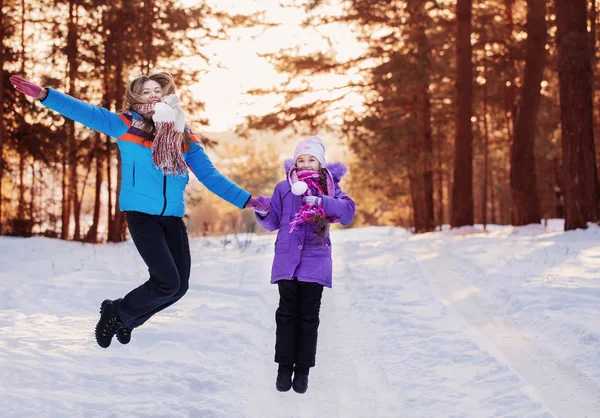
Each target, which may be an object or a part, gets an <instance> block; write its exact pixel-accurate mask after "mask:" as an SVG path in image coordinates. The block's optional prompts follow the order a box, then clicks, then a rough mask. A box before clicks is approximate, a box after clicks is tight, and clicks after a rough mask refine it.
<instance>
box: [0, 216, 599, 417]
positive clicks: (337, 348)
mask: <svg viewBox="0 0 600 418" xmlns="http://www.w3.org/2000/svg"><path fill="white" fill-rule="evenodd" d="M272 242H273V237H272V236H262V237H257V238H255V239H254V243H253V245H252V247H250V248H249V249H248V250H246V251H244V252H240V251H238V250H236V249H233V248H229V249H226V250H223V248H222V247H221V246H220V244H219V239H209V240H200V239H198V240H193V241H192V243H191V244H192V245H191V247H192V260H193V266H192V280H191V288H190V291H189V292H188V294H187V295H186V297H185V298H184V299H183V300H182V301H181V302H180V303H178V304H177V305H175V306H174V307H172V308H170V309H168V310H166V311H165V312H164V313H162V314H160V315H157V316H156V317H155V318H153V319H152V320H151V321H149V322H148V323H147V324H146V325H144V327H142V328H140V329H138V330H136V331H134V333H133V340H132V342H131V343H130V344H129V345H127V346H121V345H120V344H118V343H117V342H116V341H114V342H113V345H112V346H111V347H110V348H109V349H107V350H102V349H100V348H98V347H97V346H96V345H95V342H94V340H93V327H94V325H95V322H96V321H97V305H98V304H99V302H100V301H101V299H102V298H105V297H108V298H113V297H118V296H119V295H121V294H123V293H125V292H126V291H128V290H129V289H131V288H132V287H133V286H136V285H138V284H140V283H142V282H143V280H144V277H145V274H146V273H145V268H144V266H143V264H142V263H141V261H140V260H139V259H138V256H137V254H136V252H135V249H134V248H133V246H132V245H131V243H123V244H119V245H100V246H90V245H80V244H75V243H66V242H61V241H51V240H47V239H39V238H36V239H30V240H25V239H10V238H0V370H2V379H1V380H0V382H1V383H0V400H1V402H0V416H2V417H30V416H31V417H33V416H35V417H58V416H60V417H96V416H98V417H99V416H102V417H105V416H111V417H201V418H204V417H210V418H212V417H223V418H225V417H226V418H231V417H234V418H236V417H244V418H246V417H247V418H259V417H260V418H263V417H265V418H271V417H272V418H288V417H289V418H309V417H310V418H313V417H324V418H325V417H326V418H330V417H332V418H336V417H340V418H341V417H344V418H346V417H356V418H363V417H374V418H380V417H382V418H385V417H390V418H391V417H394V418H431V417H436V418H444V417H448V418H459V417H462V418H487V417H514V418H596V417H600V400H599V396H600V325H599V321H598V320H597V318H598V317H600V277H598V273H597V272H598V271H600V233H598V231H595V232H594V231H592V232H588V233H586V234H579V235H577V234H576V233H572V234H550V233H546V234H544V233H538V234H537V235H535V236H531V237H522V236H518V235H512V234H510V233H509V232H501V231H500V232H494V233H490V234H487V235H483V234H478V235H473V236H465V237H461V236H453V235H452V234H449V233H436V234H426V235H421V236H410V235H409V234H407V233H406V232H405V231H403V230H401V229H388V228H367V229H362V230H350V231H343V232H337V233H335V234H334V237H333V242H334V271H335V276H336V277H335V283H334V288H333V289H332V290H329V289H326V290H325V292H324V296H323V303H322V308H321V326H320V333H319V346H318V353H317V366H316V367H315V368H314V369H313V370H312V371H311V376H310V382H309V391H308V392H307V393H306V394H305V395H298V394H296V393H294V392H293V391H290V392H288V393H278V392H276V391H275V389H274V379H275V375H276V365H275V363H274V362H273V346H274V335H275V324H274V312H275V309H276V307H277V301H278V295H277V289H276V287H275V286H272V285H270V284H269V283H268V280H267V277H268V274H269V270H270V262H271V259H272Z"/></svg>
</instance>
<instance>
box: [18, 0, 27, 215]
mask: <svg viewBox="0 0 600 418" xmlns="http://www.w3.org/2000/svg"><path fill="white" fill-rule="evenodd" d="M20 71H21V74H23V75H25V0H21V70H20ZM20 99H21V108H22V109H25V107H26V103H27V101H26V98H25V96H24V95H21V97H20ZM23 134H24V132H23V131H21V135H23ZM18 141H19V143H18V145H17V150H18V154H19V199H18V200H19V204H18V209H17V219H19V220H21V221H24V220H25V147H24V146H23V138H22V137H21V138H18Z"/></svg>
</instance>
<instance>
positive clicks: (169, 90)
mask: <svg viewBox="0 0 600 418" xmlns="http://www.w3.org/2000/svg"><path fill="white" fill-rule="evenodd" d="M148 80H154V81H156V82H157V83H158V84H160V86H161V87H162V95H163V97H164V96H167V95H169V94H176V93H177V86H175V81H174V80H173V77H172V76H171V74H169V73H165V72H160V73H154V74H150V75H143V76H140V77H138V78H136V79H135V80H133V81H132V82H131V83H129V86H127V91H125V104H124V105H125V106H124V108H125V109H124V110H133V109H132V106H133V105H135V104H144V103H148V100H147V99H145V98H144V97H143V96H142V90H143V89H144V83H145V82H146V81H148ZM144 119H145V118H144ZM145 125H146V126H147V128H148V131H150V132H152V133H153V132H154V129H155V127H154V122H153V121H152V120H150V119H145ZM189 141H190V134H189V132H188V131H187V130H184V132H183V142H184V143H188V142H189Z"/></svg>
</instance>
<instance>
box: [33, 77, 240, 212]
mask: <svg viewBox="0 0 600 418" xmlns="http://www.w3.org/2000/svg"><path fill="white" fill-rule="evenodd" d="M42 104H44V105H45V106H47V107H48V108H50V109H52V110H54V111H56V112H58V113H60V114H61V115H63V116H65V117H67V118H69V119H72V120H74V121H77V122H79V123H81V124H83V125H85V126H87V127H88V128H91V129H94V130H96V131H99V132H102V133H104V134H106V135H109V136H112V137H113V138H116V139H117V144H118V145H119V150H120V152H121V166H122V177H121V193H120V195H119V207H120V209H121V210H122V211H138V212H144V213H148V214H150V215H162V216H178V217H183V215H184V214H185V200H184V191H185V188H186V186H187V184H188V181H189V175H188V174H187V173H186V174H185V175H183V176H177V175H171V174H166V175H165V174H163V172H162V170H160V169H158V168H156V166H154V164H153V163H152V141H153V139H154V135H153V134H152V133H150V132H147V131H145V130H143V128H142V127H143V126H144V124H143V117H142V116H141V115H140V114H138V113H136V112H133V111H126V112H123V113H118V114H117V113H113V112H110V111H108V110H106V109H104V108H102V107H100V106H95V105H92V104H89V103H85V102H83V101H81V100H78V99H75V98H74V97H71V96H69V95H67V94H64V93H60V92H58V91H56V90H54V89H50V88H49V89H48V96H47V97H46V98H45V99H44V100H43V101H42ZM186 129H187V130H188V131H189V128H187V127H186ZM189 133H190V139H191V141H190V143H189V146H188V147H187V149H185V150H184V152H183V158H184V160H185V162H186V163H187V165H188V167H189V168H190V169H191V170H192V172H193V173H194V174H195V175H196V177H197V178H198V180H200V182H202V184H204V185H205V186H206V187H207V188H208V189H209V190H210V191H211V192H213V193H214V194H216V195H217V196H219V197H221V198H222V199H224V200H226V201H228V202H229V203H231V204H233V205H235V206H237V207H238V208H243V207H244V206H245V205H246V202H247V201H248V199H250V193H248V192H247V191H246V190H244V189H241V188H240V187H238V186H237V185H236V184H235V183H233V182H232V181H230V180H229V179H228V178H227V177H225V176H224V175H222V174H221V173H219V171H218V170H217V169H216V168H215V167H214V166H213V164H212V162H211V161H210V159H209V158H208V155H206V153H205V152H204V149H203V148H202V146H201V145H200V143H199V141H198V139H197V138H196V137H195V136H194V134H193V133H192V132H191V131H189Z"/></svg>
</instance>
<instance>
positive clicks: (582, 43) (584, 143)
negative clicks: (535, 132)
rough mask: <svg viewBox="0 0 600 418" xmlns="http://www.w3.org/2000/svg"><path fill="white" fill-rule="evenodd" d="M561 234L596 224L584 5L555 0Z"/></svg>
mask: <svg viewBox="0 0 600 418" xmlns="http://www.w3.org/2000/svg"><path fill="white" fill-rule="evenodd" d="M556 24H557V33H556V39H557V46H558V77H559V83H560V115H561V132H562V151H563V166H564V176H563V181H564V187H565V209H566V210H565V230H571V229H576V228H586V227H587V223H588V222H597V221H598V187H597V186H598V177H597V168H596V150H595V146H594V128H593V121H592V118H593V116H592V112H593V105H592V87H593V84H592V66H591V48H590V41H589V34H588V32H587V8H586V0H556Z"/></svg>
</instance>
